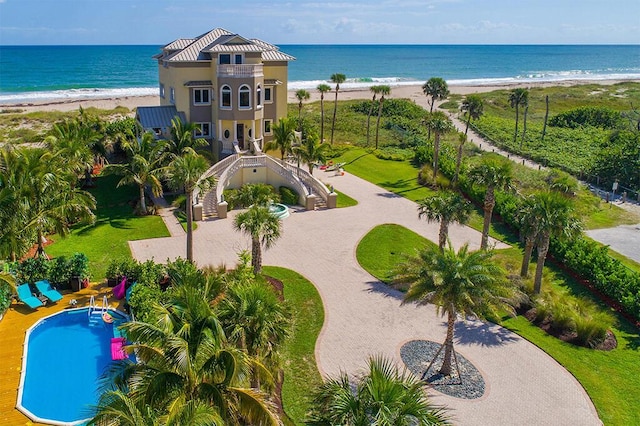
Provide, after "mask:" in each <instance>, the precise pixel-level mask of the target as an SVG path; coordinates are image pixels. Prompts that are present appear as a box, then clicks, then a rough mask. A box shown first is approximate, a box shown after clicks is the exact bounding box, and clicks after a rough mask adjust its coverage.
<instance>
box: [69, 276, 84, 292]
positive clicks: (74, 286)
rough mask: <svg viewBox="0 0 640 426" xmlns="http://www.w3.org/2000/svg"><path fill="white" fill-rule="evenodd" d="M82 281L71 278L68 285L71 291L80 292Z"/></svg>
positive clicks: (78, 278) (77, 278)
mask: <svg viewBox="0 0 640 426" xmlns="http://www.w3.org/2000/svg"><path fill="white" fill-rule="evenodd" d="M81 283H82V280H81V279H80V277H71V278H70V279H69V285H70V286H71V291H74V292H75V291H80V289H81V288H82V286H81Z"/></svg>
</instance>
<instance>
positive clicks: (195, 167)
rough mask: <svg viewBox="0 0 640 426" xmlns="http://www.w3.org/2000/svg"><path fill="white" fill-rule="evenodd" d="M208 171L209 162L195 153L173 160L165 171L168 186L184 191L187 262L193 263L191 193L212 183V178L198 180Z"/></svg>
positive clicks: (204, 188) (205, 188)
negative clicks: (185, 198)
mask: <svg viewBox="0 0 640 426" xmlns="http://www.w3.org/2000/svg"><path fill="white" fill-rule="evenodd" d="M208 169H209V162H208V161H207V159H206V158H204V157H203V156H202V155H199V154H196V153H195V152H191V151H189V152H186V153H185V154H183V155H181V156H179V157H176V158H174V160H173V161H171V163H169V167H168V169H167V177H168V178H169V185H170V186H171V187H172V188H174V189H180V190H184V192H185V194H186V196H187V204H186V208H185V209H186V214H187V260H188V261H190V262H193V192H194V191H195V190H196V188H198V189H200V191H201V192H204V191H206V190H207V189H208V188H209V187H211V185H213V183H214V179H215V178H214V177H211V178H208V179H200V178H201V177H202V175H203V174H204V173H205V172H206V171H207V170H208Z"/></svg>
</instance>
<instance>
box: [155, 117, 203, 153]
mask: <svg viewBox="0 0 640 426" xmlns="http://www.w3.org/2000/svg"><path fill="white" fill-rule="evenodd" d="M200 130H201V129H200V126H199V125H198V124H196V123H185V122H183V121H182V120H181V119H180V118H178V117H174V118H173V119H172V120H171V139H169V140H168V141H167V147H166V152H167V153H168V154H169V155H170V156H171V157H172V158H175V157H177V156H180V155H184V154H187V153H195V152H196V151H197V150H198V148H202V147H204V146H207V145H208V144H209V142H207V141H206V140H205V139H203V138H196V137H195V135H196V133H199V132H200Z"/></svg>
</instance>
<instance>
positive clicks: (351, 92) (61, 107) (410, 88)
mask: <svg viewBox="0 0 640 426" xmlns="http://www.w3.org/2000/svg"><path fill="white" fill-rule="evenodd" d="M622 81H640V80H565V81H554V82H544V83H531V82H527V83H522V84H504V85H488V86H484V85H483V86H457V85H451V86H449V91H450V92H451V93H452V94H457V95H467V94H470V93H483V92H491V91H494V90H500V89H504V90H510V89H514V88H516V87H527V88H533V87H551V86H575V85H579V84H599V85H612V84H616V83H620V82H622ZM288 93H289V96H288V100H289V103H297V99H296V97H295V91H294V90H290V91H289V92H288ZM309 93H310V94H311V99H310V100H309V101H308V102H314V101H317V100H319V99H320V93H319V92H318V91H317V90H309ZM370 97H371V92H370V90H369V88H368V87H363V88H358V89H350V88H346V89H345V88H341V89H340V94H339V98H338V99H339V100H351V99H369V98H370ZM422 97H424V94H423V93H422V86H421V85H404V86H392V87H391V95H390V96H389V98H404V99H417V98H422ZM333 99H334V94H333V92H330V93H327V94H326V95H325V101H333ZM155 105H160V98H159V97H157V96H126V97H111V98H104V99H101V98H92V99H73V98H65V99H59V100H53V101H52V100H48V101H43V102H30V103H4V104H0V108H1V109H20V110H22V112H32V111H73V110H76V109H78V108H79V107H80V106H82V108H90V107H95V108H99V109H114V108H115V107H117V106H123V107H126V108H128V109H130V110H134V109H135V108H136V107H139V106H155Z"/></svg>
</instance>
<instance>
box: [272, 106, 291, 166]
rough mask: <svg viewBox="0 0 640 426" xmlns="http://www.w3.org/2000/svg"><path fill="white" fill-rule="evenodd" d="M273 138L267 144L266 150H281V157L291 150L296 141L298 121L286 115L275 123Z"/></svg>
mask: <svg viewBox="0 0 640 426" xmlns="http://www.w3.org/2000/svg"><path fill="white" fill-rule="evenodd" d="M272 130H273V140H271V142H268V143H267V144H266V145H265V149H266V150H275V149H278V150H280V159H281V160H282V161H284V157H285V155H287V154H289V153H290V152H291V148H292V147H293V144H294V143H295V142H296V133H295V131H296V123H295V120H294V119H293V118H292V117H284V118H281V119H280V120H278V122H277V123H276V124H274V125H273V128H272Z"/></svg>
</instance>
